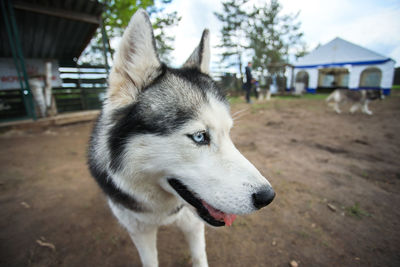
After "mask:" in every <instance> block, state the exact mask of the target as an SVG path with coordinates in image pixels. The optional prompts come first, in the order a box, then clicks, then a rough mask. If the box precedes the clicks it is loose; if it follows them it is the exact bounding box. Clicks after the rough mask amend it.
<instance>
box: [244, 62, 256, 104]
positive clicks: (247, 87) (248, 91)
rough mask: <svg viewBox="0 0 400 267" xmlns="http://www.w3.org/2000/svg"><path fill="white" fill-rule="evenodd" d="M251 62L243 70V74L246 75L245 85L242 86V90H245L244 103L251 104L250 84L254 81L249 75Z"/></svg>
mask: <svg viewBox="0 0 400 267" xmlns="http://www.w3.org/2000/svg"><path fill="white" fill-rule="evenodd" d="M251 66H252V64H251V62H248V63H247V67H246V68H245V73H246V83H245V84H244V90H246V102H247V103H251V101H250V93H251V87H252V83H253V81H254V79H253V75H252V74H251Z"/></svg>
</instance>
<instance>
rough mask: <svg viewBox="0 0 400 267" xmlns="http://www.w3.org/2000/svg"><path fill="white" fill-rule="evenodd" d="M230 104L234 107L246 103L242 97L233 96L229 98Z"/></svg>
mask: <svg viewBox="0 0 400 267" xmlns="http://www.w3.org/2000/svg"><path fill="white" fill-rule="evenodd" d="M228 101H229V104H231V105H234V104H239V103H245V102H246V101H245V100H244V99H243V98H242V97H240V96H232V97H228Z"/></svg>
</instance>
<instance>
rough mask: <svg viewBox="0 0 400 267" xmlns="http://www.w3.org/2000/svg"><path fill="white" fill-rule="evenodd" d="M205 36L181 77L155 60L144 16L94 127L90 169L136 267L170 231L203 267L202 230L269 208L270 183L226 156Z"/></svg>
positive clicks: (130, 32) (148, 261) (126, 43)
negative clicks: (135, 255)
mask: <svg viewBox="0 0 400 267" xmlns="http://www.w3.org/2000/svg"><path fill="white" fill-rule="evenodd" d="M209 60H210V47H209V32H208V30H205V31H204V32H203V35H202V38H201V41H200V44H199V46H198V47H197V48H196V49H195V50H194V52H193V53H192V55H191V56H190V57H189V59H188V60H187V61H186V63H185V64H184V65H183V67H182V68H180V69H173V68H169V67H167V66H165V65H164V64H163V63H161V62H160V60H159V57H158V55H157V52H156V46H155V40H154V36H153V30H152V26H151V23H150V21H149V18H148V15H147V13H146V12H145V11H144V10H139V11H137V12H136V13H135V15H134V16H133V17H132V19H131V21H130V23H129V26H128V27H127V29H126V30H125V32H124V35H123V37H122V40H121V43H120V46H119V49H118V51H117V54H116V56H115V58H114V65H113V68H112V70H111V73H110V80H109V84H110V88H109V89H108V92H107V98H106V101H105V103H104V106H103V109H102V112H101V114H100V116H99V118H98V120H97V123H96V125H95V127H94V129H93V133H92V137H91V140H90V146H89V167H90V171H91V173H92V175H93V177H94V178H95V179H96V181H97V183H98V184H99V186H100V187H101V188H102V190H103V191H104V193H105V194H106V196H107V198H108V203H109V206H110V208H111V210H112V212H113V213H114V215H115V217H117V219H118V221H119V222H120V223H121V224H122V225H123V226H124V227H125V228H126V229H127V230H128V232H129V235H130V236H131V238H132V240H133V242H134V243H135V245H136V248H137V249H138V252H139V255H140V258H141V261H142V264H143V266H157V265H158V259H157V246H156V239H157V229H158V227H159V226H161V225H167V224H171V223H175V224H176V225H178V226H179V227H180V228H181V229H182V231H183V233H184V235H185V237H186V239H187V241H188V243H189V247H190V251H191V255H192V262H193V265H194V266H208V264H207V256H206V250H205V236H204V222H206V223H208V224H209V225H212V226H224V225H231V224H232V222H233V221H234V220H235V218H236V215H237V214H248V213H251V212H253V211H256V210H258V209H260V208H262V207H264V206H266V205H268V204H269V203H270V202H271V201H272V200H273V198H274V196H275V193H274V191H273V189H272V188H271V185H270V184H269V182H268V181H267V180H266V179H265V178H264V177H263V176H262V175H261V174H260V172H259V171H258V170H257V169H256V168H255V167H254V166H253V165H252V164H251V163H250V162H249V161H248V160H247V159H246V158H245V157H244V156H243V155H242V154H241V153H240V152H239V151H238V150H237V149H236V148H235V146H234V145H233V143H232V141H231V139H230V137H229V132H230V129H231V128H232V125H233V121H232V118H231V116H230V110H229V103H228V101H227V100H226V98H225V95H224V92H223V91H222V90H220V89H219V88H218V86H217V85H216V83H215V82H214V81H213V80H212V79H211V77H210V76H209V75H208V73H209Z"/></svg>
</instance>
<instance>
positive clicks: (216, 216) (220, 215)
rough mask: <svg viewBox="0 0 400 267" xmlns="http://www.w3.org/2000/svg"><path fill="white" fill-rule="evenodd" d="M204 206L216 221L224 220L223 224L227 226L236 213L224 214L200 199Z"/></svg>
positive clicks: (230, 223)
mask: <svg viewBox="0 0 400 267" xmlns="http://www.w3.org/2000/svg"><path fill="white" fill-rule="evenodd" d="M202 202H203V205H204V207H206V208H207V210H208V212H209V213H210V215H211V216H212V217H214V219H216V220H218V221H222V220H223V221H224V222H225V225H227V226H231V225H232V223H233V221H234V220H235V219H236V215H235V214H226V213H223V212H222V211H220V210H217V209H214V208H213V207H211V206H210V205H208V204H207V203H206V202H205V201H202Z"/></svg>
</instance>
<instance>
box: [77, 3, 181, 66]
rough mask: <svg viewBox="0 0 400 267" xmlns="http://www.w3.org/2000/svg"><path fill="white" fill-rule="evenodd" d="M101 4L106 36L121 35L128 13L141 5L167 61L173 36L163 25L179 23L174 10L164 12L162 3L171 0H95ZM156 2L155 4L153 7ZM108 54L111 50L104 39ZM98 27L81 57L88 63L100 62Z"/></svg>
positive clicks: (129, 16) (127, 21)
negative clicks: (168, 33)
mask: <svg viewBox="0 0 400 267" xmlns="http://www.w3.org/2000/svg"><path fill="white" fill-rule="evenodd" d="M98 1H99V2H101V3H102V4H103V5H104V12H103V14H102V19H103V25H104V30H105V33H106V35H107V37H108V39H109V40H110V39H113V38H117V37H120V36H122V34H123V31H124V29H125V28H126V27H127V26H128V24H129V21H130V19H131V17H132V15H133V14H134V13H135V12H136V11H137V10H138V9H139V8H143V9H145V10H146V11H147V12H148V13H149V16H150V18H151V19H152V21H153V29H154V34H155V35H154V37H155V39H156V40H157V49H158V53H159V56H160V58H161V60H163V61H165V62H169V61H170V52H171V51H172V50H173V47H172V43H173V41H174V37H173V36H168V35H167V34H166V33H165V31H164V30H163V29H165V28H168V27H172V26H175V25H177V24H178V23H179V21H180V19H181V18H180V17H179V16H178V14H177V12H172V13H168V14H166V13H165V12H164V6H165V5H166V4H169V3H171V2H172V0H98ZM156 4H157V7H156ZM108 47H109V49H110V53H111V57H112V54H113V53H114V51H113V49H112V48H111V46H110V44H109V43H108ZM102 53H103V40H102V29H101V28H99V29H98V30H97V32H96V35H95V36H94V38H93V39H92V41H91V43H90V46H89V47H88V48H87V49H86V50H85V52H84V56H83V59H82V61H88V62H90V63H93V62H95V63H100V64H102V63H103V62H104V58H103V54H102Z"/></svg>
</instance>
